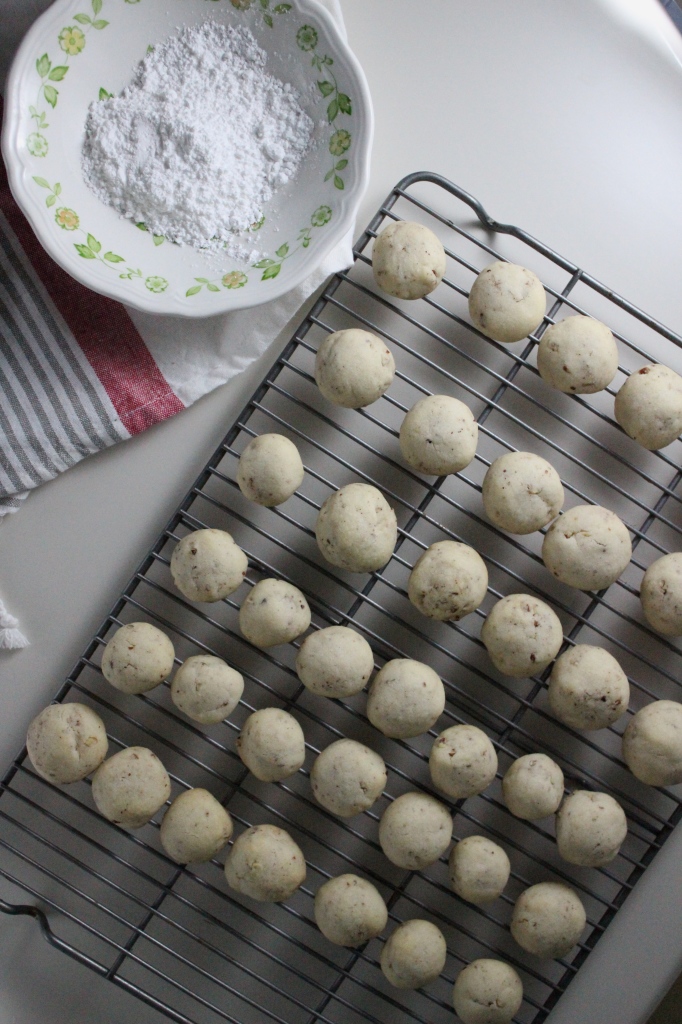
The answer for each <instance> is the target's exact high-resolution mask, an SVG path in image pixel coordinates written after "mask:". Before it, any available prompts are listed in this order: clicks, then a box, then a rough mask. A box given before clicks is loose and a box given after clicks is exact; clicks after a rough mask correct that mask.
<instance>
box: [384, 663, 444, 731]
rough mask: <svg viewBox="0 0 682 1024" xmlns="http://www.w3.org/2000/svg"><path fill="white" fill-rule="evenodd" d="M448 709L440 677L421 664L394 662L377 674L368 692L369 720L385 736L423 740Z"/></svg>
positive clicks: (386, 665) (387, 664)
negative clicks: (414, 737) (410, 737)
mask: <svg viewBox="0 0 682 1024" xmlns="http://www.w3.org/2000/svg"><path fill="white" fill-rule="evenodd" d="M444 708H445V688H444V686H443V683H442V682H441V679H440V676H438V675H436V673H435V672H434V671H433V669H432V668H429V666H428V665H423V664H422V663H421V661H412V660H411V659H410V658H394V659H393V661H387V662H386V664H385V665H384V667H383V668H382V669H381V670H380V671H379V672H378V673H377V674H376V676H375V677H374V681H373V683H372V685H371V686H370V688H369V696H368V698H367V717H368V718H369V720H370V722H371V723H372V725H373V726H374V727H375V728H376V729H378V730H379V732H382V733H383V734H384V736H391V737H393V738H394V739H407V738H408V737H409V736H421V734H422V733H423V732H427V731H428V730H429V729H430V728H431V726H432V725H433V724H434V723H435V722H437V721H438V719H439V718H440V716H441V715H442V714H443V709H444Z"/></svg>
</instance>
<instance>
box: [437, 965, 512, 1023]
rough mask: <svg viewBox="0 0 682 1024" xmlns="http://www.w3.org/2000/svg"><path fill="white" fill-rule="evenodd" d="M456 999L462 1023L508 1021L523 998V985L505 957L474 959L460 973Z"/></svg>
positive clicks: (454, 1000)
mask: <svg viewBox="0 0 682 1024" xmlns="http://www.w3.org/2000/svg"><path fill="white" fill-rule="evenodd" d="M452 999H453V1002H454V1004H455V1013H456V1014H457V1016H458V1017H459V1019H460V1020H461V1021H462V1024H508V1021H510V1020H511V1019H512V1017H514V1016H515V1014H516V1013H517V1012H518V1009H519V1007H520V1006H521V1003H522V1002H523V985H522V984H521V979H520V978H519V976H518V974H517V973H516V971H515V970H514V968H513V967H510V966H509V964H505V963H504V962H503V961H502V960H485V959H482V960H474V961H473V962H472V963H470V964H469V966H468V967H465V968H464V970H463V971H460V972H459V974H458V975H457V980H456V981H455V987H454V989H453V993H452Z"/></svg>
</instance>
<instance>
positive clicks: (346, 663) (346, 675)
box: [296, 626, 374, 697]
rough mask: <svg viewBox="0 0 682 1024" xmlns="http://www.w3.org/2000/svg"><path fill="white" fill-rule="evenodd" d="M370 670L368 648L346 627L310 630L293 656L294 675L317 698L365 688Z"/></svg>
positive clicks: (351, 692) (371, 658)
mask: <svg viewBox="0 0 682 1024" xmlns="http://www.w3.org/2000/svg"><path fill="white" fill-rule="evenodd" d="M373 669H374V654H373V653H372V648H371V647H370V646H369V644H368V643H367V641H366V640H365V638H364V637H363V636H360V634H359V633H356V632H355V630H354V629H349V628H348V626H327V628H326V629H319V630H317V632H316V633H311V634H310V636H307V637H306V638H305V640H304V641H303V643H302V644H301V646H300V648H299V651H298V655H297V657H296V672H297V673H298V678H299V679H300V680H301V682H302V683H303V685H304V686H305V688H306V689H307V690H310V692H311V693H316V694H317V695H318V696H319V697H352V696H353V694H354V693H359V692H360V690H362V689H363V688H364V687H365V685H366V683H367V681H368V679H369V677H370V676H371V674H372V671H373Z"/></svg>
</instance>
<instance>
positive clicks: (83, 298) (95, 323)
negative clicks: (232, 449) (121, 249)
mask: <svg viewBox="0 0 682 1024" xmlns="http://www.w3.org/2000/svg"><path fill="white" fill-rule="evenodd" d="M1 112H2V109H1V103H0V113H1ZM0 209H1V210H2V212H3V213H4V215H5V217H6V218H7V220H8V221H9V223H10V224H11V225H12V229H13V231H14V233H15V234H16V236H17V238H18V239H19V241H20V243H21V245H22V248H23V249H24V251H25V252H26V255H27V256H28V258H29V259H30V261H31V263H32V265H33V267H34V269H35V271H36V273H37V274H38V276H39V277H40V279H41V281H42V282H43V284H44V286H45V288H46V289H47V291H48V292H49V294H50V298H51V299H52V301H53V302H54V304H55V306H56V307H57V309H58V310H59V312H60V313H61V315H62V316H63V317H64V320H65V321H66V323H67V324H68V326H69V328H70V330H71V332H72V333H73V335H74V337H75V339H76V341H77V342H78V344H79V345H80V347H81V349H82V350H83V354H84V355H85V357H86V359H87V360H88V362H89V363H90V365H91V366H92V368H93V370H94V371H95V373H96V374H97V376H98V377H99V379H100V381H101V382H102V386H103V387H104V389H105V390H106V392H107V394H108V396H109V399H110V400H111V403H112V405H113V406H114V408H115V409H116V412H117V413H118V415H119V416H120V418H121V422H122V423H123V426H124V427H125V428H126V430H128V431H129V432H130V433H131V434H139V433H141V431H143V430H146V429H147V427H151V426H152V425H153V424H154V423H160V422H161V420H165V419H168V417H169V416H174V415H175V413H177V412H180V411H181V410H182V409H184V408H185V407H184V405H183V404H182V402H181V401H180V399H179V398H178V397H177V395H176V394H174V392H173V391H172V390H171V388H170V385H169V384H168V382H167V381H166V379H165V377H164V376H163V374H162V373H161V371H160V370H159V368H158V366H157V365H156V363H155V362H154V360H153V359H152V357H151V355H150V353H149V350H148V349H147V346H146V345H145V343H144V341H143V340H142V338H141V337H140V335H139V334H138V332H137V329H136V327H135V325H134V324H133V322H132V320H131V319H130V317H129V316H128V313H127V312H126V310H125V308H124V307H123V306H122V305H121V304H120V303H119V302H115V301H114V300H113V299H107V298H105V297H104V296H103V295H98V294H97V293H96V292H92V291H90V289H89V288H86V287H85V286H84V285H82V284H80V283H79V282H78V281H74V279H73V278H72V277H70V276H69V275H68V274H67V273H66V271H65V270H62V268H61V267H60V266H59V265H58V264H57V263H55V262H54V260H53V259H52V258H51V257H50V256H48V254H47V253H46V252H45V250H44V249H43V247H42V246H41V244H40V242H39V241H38V239H37V238H36V236H35V234H34V233H33V229H32V228H31V226H30V224H29V223H28V221H27V220H26V218H25V217H24V215H23V213H22V212H21V210H20V209H19V207H18V206H17V204H16V202H15V200H14V196H13V195H12V193H11V192H10V188H9V183H8V181H7V174H6V171H5V166H4V164H3V162H2V161H1V160H0Z"/></svg>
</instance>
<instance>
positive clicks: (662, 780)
mask: <svg viewBox="0 0 682 1024" xmlns="http://www.w3.org/2000/svg"><path fill="white" fill-rule="evenodd" d="M623 760H624V761H625V763H626V765H627V766H628V768H629V769H630V771H631V772H632V774H633V775H634V776H636V778H638V779H640V780H641V781H642V782H646V783H647V785H649V786H676V785H677V784H678V783H679V782H682V704H678V703H677V701H674V700H656V701H654V702H653V704H647V705H646V707H643V708H642V709H641V710H640V711H638V712H637V714H636V715H633V716H632V718H631V719H630V721H629V722H628V726H627V729H626V730H625V732H624V733H623Z"/></svg>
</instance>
